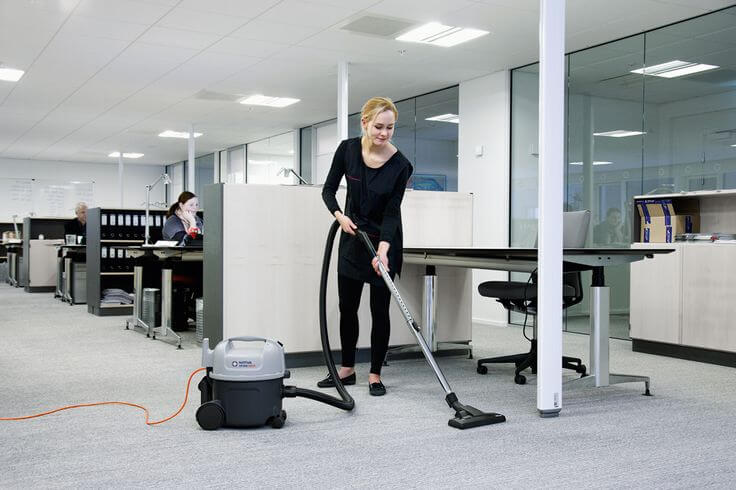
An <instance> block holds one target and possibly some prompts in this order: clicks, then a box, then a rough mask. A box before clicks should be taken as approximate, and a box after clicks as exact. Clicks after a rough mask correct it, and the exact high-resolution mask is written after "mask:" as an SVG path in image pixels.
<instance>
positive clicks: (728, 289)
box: [630, 189, 736, 367]
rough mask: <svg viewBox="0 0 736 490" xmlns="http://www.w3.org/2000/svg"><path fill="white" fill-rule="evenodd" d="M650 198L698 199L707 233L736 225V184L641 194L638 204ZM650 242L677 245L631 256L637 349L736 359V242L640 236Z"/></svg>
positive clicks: (705, 358) (633, 332)
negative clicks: (661, 240)
mask: <svg viewBox="0 0 736 490" xmlns="http://www.w3.org/2000/svg"><path fill="white" fill-rule="evenodd" d="M644 199H672V201H673V203H676V201H677V200H680V199H686V200H696V201H697V206H698V209H699V214H700V233H704V234H710V233H716V232H719V233H736V190H732V189H729V190H722V191H697V192H683V193H677V194H666V195H656V196H637V197H635V198H634V205H635V206H636V202H637V201H639V200H644ZM634 216H635V220H634V221H635V222H634V226H635V230H636V234H635V235H634V236H636V237H638V236H639V229H638V228H639V220H638V214H637V213H635V215H634ZM647 247H655V248H656V247H663V248H672V249H674V250H675V251H674V252H673V253H671V254H667V255H663V256H657V257H656V258H655V259H654V260H644V261H641V262H636V263H634V264H631V288H630V304H631V313H630V323H631V339H632V348H633V350H634V351H636V352H646V353H650V354H659V355H667V356H672V357H680V358H684V359H691V360H696V361H701V362H710V363H714V364H721V365H726V366H734V367H736V328H734V323H733V320H732V319H733V317H734V316H736V306H734V302H733V299H732V298H733V297H734V295H736V276H734V274H733V270H734V267H736V243H711V242H710V241H693V242H690V241H688V242H675V243H633V244H632V248H647ZM653 278H654V280H653Z"/></svg>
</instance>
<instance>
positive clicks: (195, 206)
mask: <svg viewBox="0 0 736 490" xmlns="http://www.w3.org/2000/svg"><path fill="white" fill-rule="evenodd" d="M197 211H199V199H198V198H197V196H195V195H194V193H192V192H189V191H184V192H182V193H181V194H179V198H178V199H177V200H176V202H175V203H174V204H172V205H171V207H170V208H169V211H168V212H167V213H166V222H165V223H164V229H163V232H162V235H163V239H164V240H175V241H176V242H177V243H181V242H182V241H183V240H184V238H185V237H186V236H187V235H190V236H192V237H194V236H196V235H201V234H203V233H204V221H202V218H200V217H199V216H197Z"/></svg>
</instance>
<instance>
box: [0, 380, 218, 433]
mask: <svg viewBox="0 0 736 490" xmlns="http://www.w3.org/2000/svg"><path fill="white" fill-rule="evenodd" d="M204 370H205V368H203V367H202V368H197V369H195V370H194V371H192V373H191V374H190V375H189V379H188V380H187V388H186V392H185V393H184V401H183V402H182V404H181V406H180V407H179V410H177V411H176V412H175V413H174V414H172V415H169V416H168V417H166V418H165V419H161V420H156V421H153V422H151V421H149V418H150V416H149V413H148V409H147V408H146V407H144V406H142V405H138V404H136V403H131V402H118V401H109V402H95V403H78V404H76V405H67V406H65V407H60V408H55V409H54V410H49V411H47V412H41V413H37V414H34V415H25V416H21V417H0V420H29V419H35V418H37V417H43V416H44V415H51V414H52V413H56V412H61V411H63V410H70V409H72V408H82V407H97V406H101V405H125V406H128V407H135V408H140V409H141V410H143V412H145V414H146V425H158V424H163V423H164V422H167V421H169V420H171V419H173V418H174V417H176V416H177V415H179V414H180V413H181V411H182V410H184V407H185V406H186V404H187V401H189V386H190V385H191V383H192V378H193V377H194V375H195V374H197V373H199V372H201V371H204Z"/></svg>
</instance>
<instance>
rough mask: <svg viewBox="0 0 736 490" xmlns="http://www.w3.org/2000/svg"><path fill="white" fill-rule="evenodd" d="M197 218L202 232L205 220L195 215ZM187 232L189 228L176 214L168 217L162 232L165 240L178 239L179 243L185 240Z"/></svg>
mask: <svg viewBox="0 0 736 490" xmlns="http://www.w3.org/2000/svg"><path fill="white" fill-rule="evenodd" d="M195 219H196V220H197V227H198V228H199V232H200V234H201V233H204V221H203V220H202V218H200V217H199V215H195ZM186 234H187V230H186V229H185V228H184V222H183V221H182V220H181V219H180V218H179V217H178V216H176V215H175V214H172V215H171V216H169V217H168V218H167V219H166V221H165V222H164V228H163V230H162V232H161V235H162V237H163V239H164V240H176V241H177V242H178V243H181V242H182V241H183V240H184V237H185V236H186Z"/></svg>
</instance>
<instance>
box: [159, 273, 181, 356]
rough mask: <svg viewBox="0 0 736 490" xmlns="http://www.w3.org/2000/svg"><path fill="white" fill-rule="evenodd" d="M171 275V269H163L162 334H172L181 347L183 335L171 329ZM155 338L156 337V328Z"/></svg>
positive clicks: (178, 346) (179, 347)
mask: <svg viewBox="0 0 736 490" xmlns="http://www.w3.org/2000/svg"><path fill="white" fill-rule="evenodd" d="M171 275H172V270H171V269H168V268H164V269H162V270H161V335H163V336H164V337H165V336H167V335H168V334H171V335H173V336H174V337H176V340H177V348H178V349H181V336H179V335H177V334H176V332H174V331H173V330H172V329H171V290H172V285H171V282H172V281H171ZM153 338H154V339H156V331H155V329H154V334H153Z"/></svg>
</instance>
